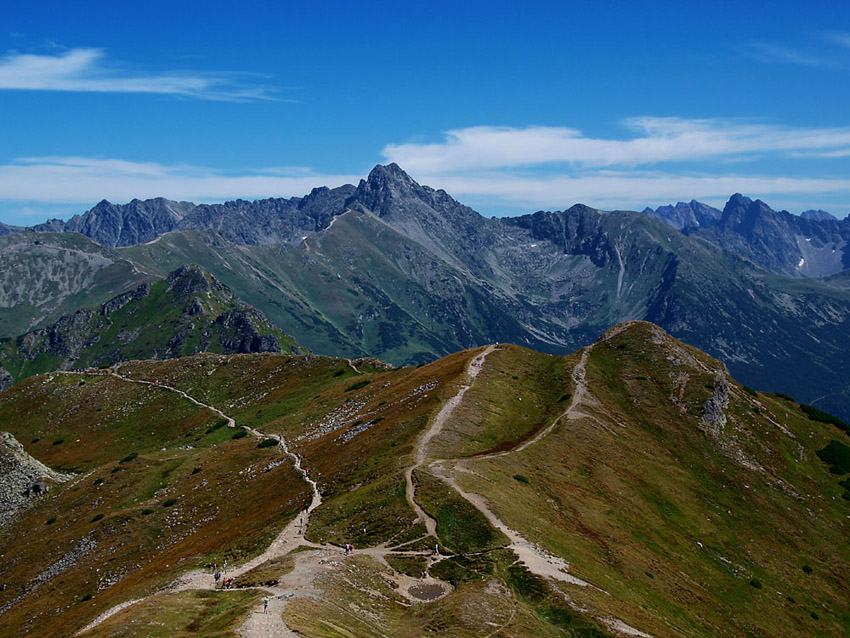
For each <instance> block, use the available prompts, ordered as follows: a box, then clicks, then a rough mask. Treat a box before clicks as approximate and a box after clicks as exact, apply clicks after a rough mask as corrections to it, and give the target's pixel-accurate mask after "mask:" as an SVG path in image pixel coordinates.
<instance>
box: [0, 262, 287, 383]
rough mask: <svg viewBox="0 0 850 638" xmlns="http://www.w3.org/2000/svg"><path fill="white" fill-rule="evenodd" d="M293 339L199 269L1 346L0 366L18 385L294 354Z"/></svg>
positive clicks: (189, 269)
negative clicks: (174, 360) (199, 357)
mask: <svg viewBox="0 0 850 638" xmlns="http://www.w3.org/2000/svg"><path fill="white" fill-rule="evenodd" d="M293 348H297V346H295V343H294V341H293V340H292V338H291V337H289V336H288V335H286V334H284V333H283V332H281V331H280V330H278V329H277V328H276V327H274V326H273V325H272V324H271V323H269V322H268V320H266V319H265V317H264V316H263V315H262V314H261V313H258V312H257V311H256V310H254V309H253V308H250V307H248V306H245V305H244V304H241V303H239V302H238V301H237V300H236V299H235V298H234V296H233V293H232V292H231V291H230V290H229V289H228V288H227V287H226V286H223V285H222V284H221V283H219V282H218V280H216V279H215V278H214V277H212V276H211V275H209V274H208V273H206V272H204V271H203V270H201V269H200V268H197V267H190V266H184V267H181V268H179V269H177V270H175V271H174V272H172V273H171V274H169V276H168V279H167V280H161V281H156V282H154V283H152V284H147V283H145V284H142V285H141V286H139V287H138V288H136V289H135V290H133V291H131V292H128V293H125V294H123V295H119V296H118V297H115V298H113V299H111V300H109V301H107V302H106V303H105V304H103V305H102V306H101V307H100V308H99V309H97V310H96V311H95V310H79V311H77V312H76V313H74V314H73V315H66V316H64V317H62V318H60V319H59V321H57V322H56V323H54V324H52V325H50V326H47V327H45V328H42V329H39V330H35V331H31V332H28V333H26V334H24V335H21V336H20V337H18V338H16V339H7V340H5V342H4V343H0V366H2V368H4V369H5V370H7V371H8V372H9V373H10V374H11V376H12V377H13V379H14V380H15V381H18V380H20V379H23V378H25V377H28V376H31V375H33V374H38V373H41V372H48V371H51V370H57V369H69V368H80V367H88V366H94V367H97V366H106V365H111V364H113V363H116V362H118V361H126V360H129V359H148V358H169V357H179V356H185V355H189V354H196V353H198V352H207V351H209V352H221V353H226V354H234V353H240V352H241V353H245V352H262V351H273V352H280V351H281V350H283V351H285V352H291V351H292V350H293Z"/></svg>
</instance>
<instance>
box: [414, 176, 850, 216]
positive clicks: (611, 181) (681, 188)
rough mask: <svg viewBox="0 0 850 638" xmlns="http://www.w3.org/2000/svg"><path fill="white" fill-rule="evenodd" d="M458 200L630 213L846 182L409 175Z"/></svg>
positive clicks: (843, 192)
mask: <svg viewBox="0 0 850 638" xmlns="http://www.w3.org/2000/svg"><path fill="white" fill-rule="evenodd" d="M414 177H415V178H416V179H417V180H421V181H422V182H423V183H427V184H431V185H432V186H433V187H435V188H442V189H444V190H446V191H447V192H449V193H451V194H452V195H455V196H457V197H460V198H464V197H469V198H475V199H476V201H480V202H482V203H490V204H506V203H510V204H512V205H514V206H517V207H522V208H526V209H529V210H531V209H534V210H536V209H548V210H554V209H564V208H568V207H569V206H571V205H572V204H575V203H579V202H581V203H584V204H588V205H590V206H595V207H599V208H603V209H616V208H621V209H632V210H633V209H635V208H642V207H643V206H646V205H649V204H668V203H672V202H676V201H682V200H686V201H687V200H690V199H698V200H701V201H714V202H722V201H725V200H726V199H728V197H729V196H730V195H731V194H732V193H737V192H740V193H745V194H747V195H749V196H751V197H757V198H770V197H782V198H787V196H790V195H800V196H810V197H812V198H821V197H823V196H843V197H844V199H845V200H846V199H847V198H848V196H850V179H840V178H828V179H806V178H795V177H773V176H748V177H739V176H734V175H721V176H708V175H693V176H691V175H685V176H683V175H672V174H669V173H617V172H604V173H603V172H600V173H594V174H585V175H580V176H575V177H571V176H564V175H558V176H552V177H544V178H540V177H533V176H527V175H508V174H505V173H504V172H499V173H494V174H480V175H462V176H449V175H443V174H440V175H425V174H422V175H414Z"/></svg>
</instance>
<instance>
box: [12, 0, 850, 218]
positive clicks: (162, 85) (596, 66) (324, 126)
mask: <svg viewBox="0 0 850 638" xmlns="http://www.w3.org/2000/svg"><path fill="white" fill-rule="evenodd" d="M686 4H696V3H682V2H670V3H664V2H651V3H639V2H625V1H624V2H604V1H600V2H593V3H585V2H581V3H579V2H562V3H552V2H541V3H537V2H524V3H519V2H517V3H513V2H511V3H508V2H487V3H478V2H467V3H459V2H451V3H443V2H421V3H420V2H403V3H400V2H386V3H384V2H372V3H342V2H340V3H337V2H310V1H301V2H298V3H289V2H271V1H270V2H250V1H249V2H242V3H239V4H238V5H237V3H232V2H215V1H210V2H204V3H198V2H177V1H175V0H172V1H170V2H168V3H161V2H146V3H115V2H109V3H105V2H74V3H69V2H67V1H66V2H39V1H37V0H34V1H32V2H29V3H9V6H6V7H5V9H4V16H3V21H2V26H0V139H2V144H0V221H3V222H6V223H16V224H32V223H37V222H40V221H43V220H44V219H46V218H47V217H49V216H58V217H62V218H67V217H69V216H70V215H71V214H73V213H76V212H82V211H84V210H86V209H87V208H89V207H91V206H92V205H93V204H95V203H96V202H97V201H99V200H100V199H103V198H106V199H109V200H110V201H114V202H126V201H128V200H130V199H132V198H134V197H139V198H146V197H154V196H165V197H169V198H172V199H185V200H192V201H222V200H225V199H233V198H236V197H245V198H252V199H253V198H259V197H269V196H291V195H302V194H305V193H306V192H308V191H309V189H310V188H312V187H314V186H318V185H329V186H335V185H338V184H341V183H344V182H355V183H356V181H357V180H358V179H360V178H361V177H364V176H365V175H366V174H367V173H368V171H369V170H370V169H371V167H372V166H374V165H375V164H377V163H385V162H388V161H396V162H398V163H399V165H401V166H402V168H404V169H405V170H407V171H408V172H409V173H410V174H411V175H412V176H413V177H414V178H416V179H417V180H419V181H420V182H422V183H426V184H429V185H431V186H434V187H438V188H439V187H442V188H445V189H446V190H447V191H449V192H450V193H452V194H453V195H454V196H455V197H456V198H458V199H460V200H461V201H462V202H464V203H467V204H470V205H472V206H473V207H475V208H476V209H477V210H479V211H481V212H482V213H485V214H497V215H501V214H515V213H521V212H529V211H533V210H538V209H541V208H542V209H562V208H565V207H568V206H570V205H572V204H573V203H575V202H583V203H586V204H589V205H592V206H597V207H601V208H637V209H640V208H643V207H644V206H646V205H653V206H654V205H658V204H664V203H671V202H675V201H678V200H689V199H691V198H696V199H699V200H701V201H706V202H708V203H712V204H715V205H722V204H723V202H724V201H725V200H726V199H727V198H728V196H729V195H730V194H732V193H734V192H743V193H744V194H746V195H749V196H751V197H759V198H762V199H764V200H765V201H766V202H767V203H768V204H770V205H772V206H773V207H774V208H786V209H788V210H791V211H792V212H800V211H801V210H803V209H806V208H824V209H826V210H829V211H831V212H833V213H835V214H836V215H838V216H839V217H844V216H846V215H847V214H848V212H850V171H848V168H850V108H848V103H850V3H847V2H809V3H807V4H805V6H804V5H803V3H799V2H770V3H767V2H737V3H732V2H712V3H700V5H701V6H684V5H686ZM553 5H558V6H553Z"/></svg>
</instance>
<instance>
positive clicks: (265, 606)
mask: <svg viewBox="0 0 850 638" xmlns="http://www.w3.org/2000/svg"><path fill="white" fill-rule="evenodd" d="M268 610H269V597H268V596H266V597H265V598H263V613H264V614H265V613H267V612H268Z"/></svg>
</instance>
